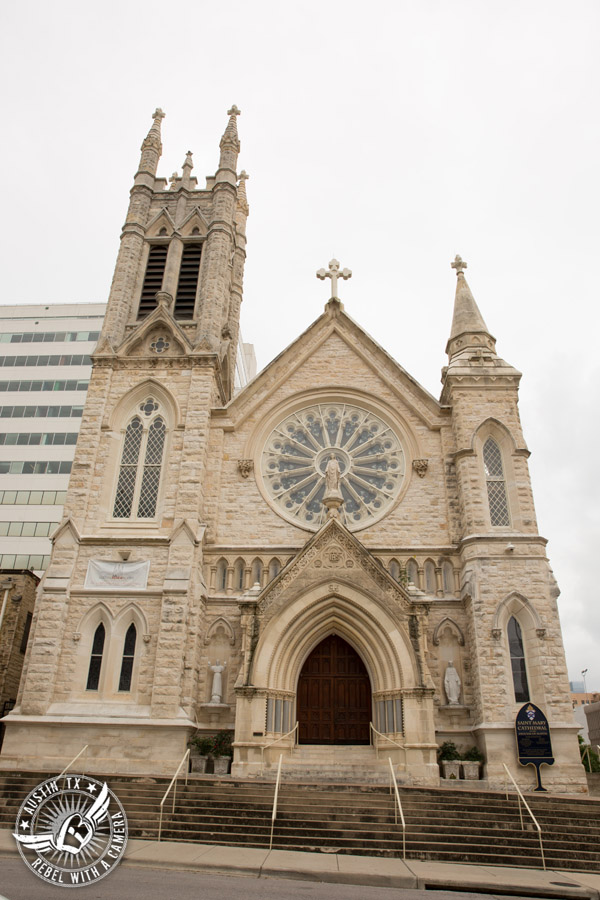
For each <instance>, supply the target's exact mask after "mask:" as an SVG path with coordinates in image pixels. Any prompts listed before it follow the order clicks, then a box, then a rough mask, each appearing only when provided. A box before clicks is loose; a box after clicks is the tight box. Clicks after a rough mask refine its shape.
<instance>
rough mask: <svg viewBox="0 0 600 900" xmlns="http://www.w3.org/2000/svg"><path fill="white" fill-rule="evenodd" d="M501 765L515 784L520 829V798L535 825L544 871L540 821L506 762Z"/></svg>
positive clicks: (544, 863)
mask: <svg viewBox="0 0 600 900" xmlns="http://www.w3.org/2000/svg"><path fill="white" fill-rule="evenodd" d="M502 765H503V766H504V769H505V771H506V774H507V775H508V777H509V778H510V780H511V781H512V783H513V784H514V786H515V788H516V791H517V795H518V797H519V798H520V800H519V815H520V816H521V829H523V814H522V812H521V800H522V801H523V806H524V807H525V809H526V810H527V812H528V813H529V815H530V816H531V818H532V819H533V824H534V825H535V827H536V828H537V832H538V838H539V840H540V854H541V856H542V868H543V870H544V872H545V871H546V859H545V857H544V844H543V841H542V829H541V828H540V823H539V822H538V820H537V819H536V817H535V816H534V814H533V813H532V812H531V809H530V808H529V804H528V803H527V800H526V799H525V797H524V796H523V794H522V792H521V788H520V787H519V785H518V784H517V782H516V781H515V779H514V778H513V777H512V775H511V772H510V769H509V768H508V766H507V765H506V763H502Z"/></svg>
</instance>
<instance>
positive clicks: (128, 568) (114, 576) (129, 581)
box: [85, 559, 150, 591]
mask: <svg viewBox="0 0 600 900" xmlns="http://www.w3.org/2000/svg"><path fill="white" fill-rule="evenodd" d="M149 571H150V560H146V561H144V562H110V561H108V560H105V559H90V561H89V562H88V569H87V575H86V577H85V587H86V588H94V589H96V590H98V589H99V590H103V589H104V590H115V589H116V590H122V591H138V590H143V589H144V588H145V587H146V585H147V584H148V572H149Z"/></svg>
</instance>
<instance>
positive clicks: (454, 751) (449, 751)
mask: <svg viewBox="0 0 600 900" xmlns="http://www.w3.org/2000/svg"><path fill="white" fill-rule="evenodd" d="M438 759H440V760H442V759H448V760H450V759H460V753H459V752H458V748H457V746H456V744H455V743H454V741H444V743H443V744H442V746H441V747H440V749H439V750H438Z"/></svg>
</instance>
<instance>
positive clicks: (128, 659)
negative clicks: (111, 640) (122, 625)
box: [119, 622, 137, 691]
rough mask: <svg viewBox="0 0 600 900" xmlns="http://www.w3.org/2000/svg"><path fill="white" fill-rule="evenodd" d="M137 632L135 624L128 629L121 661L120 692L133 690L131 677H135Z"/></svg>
mask: <svg viewBox="0 0 600 900" xmlns="http://www.w3.org/2000/svg"><path fill="white" fill-rule="evenodd" d="M136 638H137V632H136V630H135V625H134V624H133V622H132V623H131V625H130V626H129V628H128V629H127V633H126V635H125V642H124V644H123V658H122V660H121V674H120V676H119V690H120V691H130V690H131V677H132V675H133V660H134V657H135V642H136Z"/></svg>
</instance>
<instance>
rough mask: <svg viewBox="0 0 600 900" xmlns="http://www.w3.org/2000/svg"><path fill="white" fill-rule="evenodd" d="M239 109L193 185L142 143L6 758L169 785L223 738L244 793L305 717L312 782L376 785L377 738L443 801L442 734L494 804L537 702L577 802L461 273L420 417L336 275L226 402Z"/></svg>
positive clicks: (514, 487)
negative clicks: (318, 777)
mask: <svg viewBox="0 0 600 900" xmlns="http://www.w3.org/2000/svg"><path fill="white" fill-rule="evenodd" d="M237 114H238V110H237V109H236V108H235V107H234V108H233V109H232V110H230V114H229V121H228V124H227V127H226V129H225V132H224V134H223V137H222V139H221V143H220V160H219V166H218V169H217V172H216V174H215V176H214V177H211V178H209V179H208V180H207V184H206V187H205V188H203V189H201V188H199V187H198V184H197V180H196V178H195V177H193V175H192V170H193V169H192V160H191V154H188V155H187V156H186V159H185V162H184V164H183V171H182V174H181V176H179V175H178V176H175V177H173V178H171V179H170V184H167V181H166V179H164V178H161V177H159V176H158V175H157V167H158V162H159V158H160V153H161V119H162V117H163V114H162V112H161V111H160V110H157V111H156V113H155V116H154V122H153V125H152V127H151V129H150V131H149V133H148V135H147V137H146V139H145V140H144V142H143V145H142V154H141V160H140V165H139V169H138V171H137V174H136V176H135V180H134V185H133V188H132V191H131V199H130V205H129V210H128V214H127V219H126V222H125V226H124V228H123V234H122V240H121V247H120V250H119V255H118V259H117V263H116V269H115V275H114V279H113V283H112V287H111V292H110V297H109V300H108V306H107V312H106V318H105V321H104V325H103V329H102V333H101V336H100V340H99V343H98V346H97V349H96V351H95V353H94V354H93V366H94V367H93V373H92V378H91V382H90V387H89V391H88V396H87V401H86V406H85V410H84V415H83V418H82V423H81V429H80V437H79V441H78V444H77V449H76V454H75V459H74V462H73V469H72V475H71V481H70V486H69V491H68V495H67V498H66V503H65V507H64V518H63V521H62V523H61V525H60V527H59V529H58V531H57V532H56V534H55V536H54V538H53V543H54V548H53V554H52V558H51V562H50V565H49V567H48V569H47V572H46V577H45V580H44V585H43V592H42V594H41V597H40V600H39V603H38V606H37V611H36V620H35V622H34V629H33V638H32V646H31V652H30V656H29V659H28V666H27V671H26V674H25V677H24V678H23V681H22V686H21V691H20V694H19V697H18V703H17V706H16V707H15V709H14V710H13V711H12V712H11V713H10V714H9V716H8V718H7V719H6V726H7V735H6V739H5V744H4V748H3V752H2V756H0V764H1V765H2V766H3V767H4V768H17V767H23V766H27V767H29V768H33V767H40V766H43V767H47V768H49V769H53V770H57V769H60V768H61V767H62V766H63V765H64V764H65V763H66V762H67V761H68V760H69V759H70V758H71V757H73V756H74V755H75V754H76V753H77V752H78V751H79V750H80V749H81V747H82V746H83V745H84V744H86V743H87V744H89V745H90V748H91V750H90V754H91V755H90V756H89V757H88V762H87V766H88V769H89V771H97V772H108V771H117V772H135V773H163V774H167V773H168V774H170V773H172V772H173V771H174V770H175V768H176V766H177V765H178V763H179V761H180V759H181V757H182V755H183V753H184V751H185V747H186V743H187V740H188V738H189V736H190V734H191V733H193V731H194V730H195V728H196V726H197V725H199V727H200V729H201V730H206V731H209V730H215V729H231V730H232V731H234V736H235V744H234V746H235V755H234V762H233V772H234V774H236V775H244V774H247V775H255V774H257V773H258V772H259V771H260V767H261V759H262V757H263V752H264V751H265V745H268V744H270V745H271V747H270V748H268V747H267V749H266V752H265V754H264V755H265V760H266V764H267V765H269V764H272V763H273V762H274V761H275V759H276V758H277V756H278V755H279V753H280V752H283V754H284V756H285V757H286V759H287V760H288V761H289V758H290V753H291V749H292V744H293V742H294V740H295V734H294V735H290V734H288V732H291V731H292V729H293V728H294V726H295V723H296V722H297V723H298V726H299V728H298V739H299V743H300V746H299V748H297V749H296V750H295V751H294V756H293V759H294V765H295V766H296V767H300V768H302V767H303V766H305V767H306V770H307V772H308V771H309V769H310V767H311V766H313V767H314V765H315V764H316V765H319V764H320V763H323V764H325V760H326V759H329V758H330V751H331V747H332V746H333V747H335V746H339V745H343V746H345V747H346V750H345V751H339V752H338V754H337V757H336V759H337V760H338V763H337V764H338V765H340V766H341V767H343V760H344V754H346V755H347V756H348V758H350V756H352V758H353V759H362V760H363V763H362V764H363V765H364V766H373V767H376V765H377V761H376V755H375V751H374V749H372V748H371V747H370V739H371V734H373V735H374V737H373V740H374V742H375V743H376V744H378V745H380V746H381V748H383V749H385V751H386V754H385V755H386V757H387V755H390V756H391V757H392V759H393V762H394V764H395V765H396V768H397V772H398V775H399V777H400V778H401V779H402V780H404V781H406V782H410V783H421V784H435V783H437V781H438V778H439V770H438V766H437V762H436V752H437V748H438V746H439V744H441V743H442V742H443V741H445V740H452V741H454V742H455V743H456V744H457V745H458V746H459V748H462V749H467V748H468V747H471V746H472V745H474V744H475V745H477V746H478V747H479V748H480V750H481V751H482V752H483V754H484V755H485V759H486V763H485V770H484V777H485V779H486V780H487V782H488V784H492V785H494V784H496V785H498V784H503V783H504V779H505V775H504V770H503V768H502V764H503V763H504V762H507V761H508V763H509V764H510V765H511V767H512V769H513V770H514V771H515V772H516V771H517V769H518V765H517V762H516V754H515V741H514V719H515V714H516V711H517V710H518V709H519V708H520V706H521V705H522V704H523V703H524V702H526V701H528V700H530V701H532V702H533V703H535V704H537V705H538V706H541V707H542V708H543V709H544V711H545V712H546V714H547V716H548V719H549V721H550V723H551V728H552V736H553V744H554V753H555V757H556V764H555V766H554V767H552V768H551V769H548V770H547V772H545V778H544V782H545V784H547V785H548V786H549V787H550V788H551V789H554V790H568V791H582V790H585V789H586V788H585V776H584V773H583V769H582V767H581V764H580V760H579V751H578V748H577V739H576V733H577V726H576V725H575V724H574V722H573V713H572V705H571V700H570V695H569V685H568V680H567V671H566V665H565V659H564V651H563V645H562V638H561V633H560V626H559V621H558V614H557V607H556V598H557V595H558V590H557V587H556V584H555V582H554V579H553V576H552V572H551V569H550V567H549V564H548V560H547V558H546V551H545V547H546V541H545V539H544V538H542V537H541V536H540V535H539V534H538V530H537V524H536V518H535V510H534V505H533V497H532V493H531V486H530V480H529V473H528V466H527V457H528V456H529V451H528V449H527V445H526V443H525V440H524V437H523V433H522V430H521V423H520V419H519V413H518V385H519V380H520V377H521V376H520V373H519V372H518V371H517V370H516V369H515V368H514V367H513V366H512V365H510V364H509V363H507V362H505V361H504V360H503V359H502V358H501V357H500V356H499V355H498V353H497V352H496V342H495V339H494V338H493V337H492V335H491V333H490V331H489V329H488V327H487V325H486V323H485V321H484V319H483V317H482V315H481V313H480V311H479V309H478V306H477V304H476V302H475V300H474V297H473V295H472V293H471V291H470V289H469V286H468V284H467V282H466V279H465V274H464V269H465V267H466V264H465V263H464V262H463V261H462V260H461V259H460V258H459V257H457V258H456V260H455V261H454V263H453V267H454V269H455V271H456V292H455V301H454V314H453V319H452V326H451V331H450V338H449V341H448V345H447V348H446V351H447V354H448V365H447V367H446V368H445V369H444V373H443V389H442V393H441V397H440V399H439V400H438V399H436V398H435V397H433V396H432V395H431V394H429V393H428V392H427V391H426V390H425V389H424V388H422V387H421V386H420V385H419V384H418V383H417V382H416V381H415V380H414V379H413V378H411V376H410V375H409V374H408V373H407V372H406V371H405V370H404V369H403V368H402V367H401V365H399V364H398V363H397V362H395V361H394V360H393V359H392V358H391V357H390V356H389V355H388V354H387V353H386V352H385V350H384V349H383V348H382V347H380V346H379V345H378V344H376V343H375V342H374V341H373V340H372V339H371V338H370V337H369V335H367V334H366V333H365V332H364V331H363V330H362V328H361V327H360V326H359V325H358V324H356V322H355V321H354V320H353V319H351V318H350V317H349V316H348V315H347V313H346V312H345V310H344V307H343V305H342V303H341V301H340V300H339V298H338V290H337V281H338V278H339V279H343V278H344V277H345V276H346V275H347V274H348V273H347V272H346V271H341V272H340V271H339V267H338V266H337V264H336V263H335V261H332V263H331V264H330V268H329V270H328V271H325V270H322V271H321V272H320V277H322V278H323V279H325V278H327V277H329V278H330V279H331V288H332V296H331V299H330V300H329V301H328V302H327V304H326V306H325V311H324V313H323V314H322V315H321V316H320V317H319V318H318V319H317V320H316V321H315V322H314V323H313V324H312V325H310V326H309V327H308V328H307V330H306V331H305V332H304V333H303V334H302V335H301V336H300V337H299V338H298V339H297V340H296V341H295V342H294V343H293V344H292V345H291V346H290V347H288V348H287V349H285V350H284V351H283V352H282V353H281V354H280V355H279V356H278V357H277V358H276V359H275V360H274V361H273V362H271V363H270V364H269V365H268V366H267V367H266V368H265V369H264V370H263V371H262V372H261V373H260V374H259V375H258V376H257V377H256V378H255V379H254V380H253V381H252V382H250V384H248V385H247V386H246V387H244V388H242V390H240V391H239V392H238V393H234V390H233V388H234V382H233V373H234V362H235V348H236V346H237V343H238V329H239V310H240V304H241V300H242V276H243V269H244V261H245V255H246V237H245V234H246V218H247V215H248V203H247V199H246V186H245V179H246V175H245V173H244V172H242V173H241V174H239V175H238V174H237V160H238V152H239V146H240V145H239V139H238V133H237ZM448 318H449V320H450V318H451V312H450V305H449V310H448ZM372 728H374V729H375V731H374V732H372V731H371V729H372ZM274 741H277V744H276V745H275V746H273V742H274ZM309 745H310V746H309ZM307 747H308V749H307ZM350 747H352V748H353V749H352V751H351V750H350V749H349V748H350ZM309 751H310V752H309ZM320 754H321V755H320ZM361 754H362V756H361ZM313 770H314V769H313ZM518 778H519V780H520V781H521V782H522V783H523V784H524V785H525V786H531V785H532V784H533V783H534V773H533V771H532V770H530V769H527V770H519V771H518Z"/></svg>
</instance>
